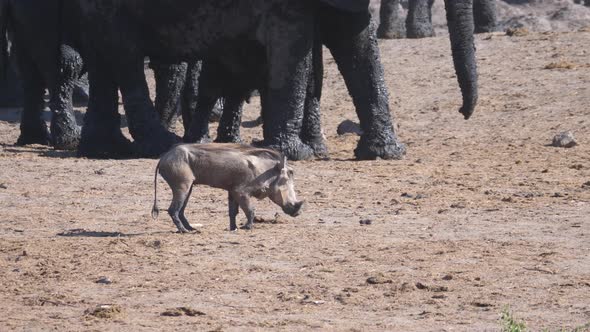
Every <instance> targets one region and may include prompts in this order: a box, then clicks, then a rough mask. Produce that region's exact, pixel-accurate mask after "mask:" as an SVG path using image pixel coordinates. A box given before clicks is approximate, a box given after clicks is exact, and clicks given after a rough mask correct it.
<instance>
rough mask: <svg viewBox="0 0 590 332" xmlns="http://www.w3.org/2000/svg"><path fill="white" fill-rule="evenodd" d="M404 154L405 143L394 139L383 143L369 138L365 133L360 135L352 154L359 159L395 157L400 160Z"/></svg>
mask: <svg viewBox="0 0 590 332" xmlns="http://www.w3.org/2000/svg"><path fill="white" fill-rule="evenodd" d="M405 154H406V145H405V144H403V143H400V142H398V141H396V140H391V141H390V142H387V143H384V142H381V141H377V140H369V139H367V137H366V136H365V135H363V136H361V139H360V140H359V142H358V145H357V147H356V149H355V150H354V155H355V157H356V158H357V159H359V160H374V159H377V158H381V159H395V160H400V159H402V158H403V157H404V155H405Z"/></svg>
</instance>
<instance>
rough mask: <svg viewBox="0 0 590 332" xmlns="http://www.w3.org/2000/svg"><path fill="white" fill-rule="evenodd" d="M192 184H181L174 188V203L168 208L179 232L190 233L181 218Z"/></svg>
mask: <svg viewBox="0 0 590 332" xmlns="http://www.w3.org/2000/svg"><path fill="white" fill-rule="evenodd" d="M191 186H192V184H190V183H189V184H188V185H187V184H180V185H179V186H178V187H177V188H174V189H172V203H170V207H169V208H168V214H169V215H170V217H172V221H173V222H174V225H176V228H178V232H179V233H188V230H187V229H186V228H185V227H184V224H183V222H182V220H181V219H180V215H181V211H182V208H183V206H185V205H186V201H187V200H188V197H189V193H190V188H191Z"/></svg>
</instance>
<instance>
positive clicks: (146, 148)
mask: <svg viewBox="0 0 590 332" xmlns="http://www.w3.org/2000/svg"><path fill="white" fill-rule="evenodd" d="M114 70H115V71H116V72H117V73H118V74H119V75H118V81H119V86H120V89H121V95H122V97H123V105H124V107H125V115H126V116H127V124H128V126H129V132H130V133H131V136H132V137H133V140H134V142H133V145H134V147H135V150H136V152H137V153H138V154H139V156H141V157H158V156H159V155H160V154H162V153H164V152H166V151H167V150H168V149H169V148H170V147H171V146H172V145H174V144H176V143H178V141H179V139H178V138H177V137H176V135H174V134H173V133H170V132H169V131H167V130H166V129H165V128H164V126H162V124H161V123H160V121H159V119H158V114H157V113H156V110H155V108H154V105H153V104H152V101H151V100H150V96H149V90H148V86H147V82H146V79H145V73H144V65H143V57H142V56H137V57H129V58H128V61H124V60H123V61H120V62H119V63H118V66H117V68H114Z"/></svg>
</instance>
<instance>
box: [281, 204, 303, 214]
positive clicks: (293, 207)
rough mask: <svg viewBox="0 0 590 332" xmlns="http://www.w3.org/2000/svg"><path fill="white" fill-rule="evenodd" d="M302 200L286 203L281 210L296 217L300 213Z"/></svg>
mask: <svg viewBox="0 0 590 332" xmlns="http://www.w3.org/2000/svg"><path fill="white" fill-rule="evenodd" d="M303 202H304V201H299V202H296V203H294V204H286V205H285V206H284V207H283V212H285V213H286V214H288V215H290V216H291V217H297V216H298V215H300V214H301V207H302V206H303Z"/></svg>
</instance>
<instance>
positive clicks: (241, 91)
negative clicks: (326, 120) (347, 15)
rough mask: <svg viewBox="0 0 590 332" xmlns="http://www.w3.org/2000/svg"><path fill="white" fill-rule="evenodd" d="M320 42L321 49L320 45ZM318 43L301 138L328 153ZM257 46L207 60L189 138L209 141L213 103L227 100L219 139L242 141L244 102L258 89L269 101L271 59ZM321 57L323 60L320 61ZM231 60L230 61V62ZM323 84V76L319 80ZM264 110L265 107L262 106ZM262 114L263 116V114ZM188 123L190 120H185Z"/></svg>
mask: <svg viewBox="0 0 590 332" xmlns="http://www.w3.org/2000/svg"><path fill="white" fill-rule="evenodd" d="M317 46H319V49H318V47H317ZM317 46H316V45H315V44H314V48H313V51H312V56H313V59H312V66H311V67H310V70H311V71H310V73H309V78H308V85H307V93H306V100H305V104H304V113H303V123H302V130H301V134H300V139H301V141H302V142H303V143H304V144H305V145H307V146H309V147H310V148H311V149H312V151H313V154H314V155H315V156H316V157H326V156H327V152H328V151H327V148H326V145H325V142H324V138H323V135H322V133H321V126H320V116H319V95H318V96H317V97H316V96H315V95H314V93H315V89H314V87H315V84H314V83H315V82H316V81H317V78H316V75H318V74H319V75H321V72H322V68H321V61H322V59H321V44H319V45H317ZM260 51H261V50H260V49H258V48H256V47H248V46H245V47H244V48H242V49H237V50H234V51H233V52H227V53H224V55H223V56H222V57H217V58H210V59H205V60H203V63H202V73H201V75H200V77H199V83H198V86H199V89H198V102H197V103H196V105H198V107H197V109H196V110H195V117H194V120H193V122H192V124H191V126H190V128H189V129H188V131H187V134H186V135H185V137H184V139H185V141H187V142H208V141H210V138H209V126H208V121H207V120H208V119H209V120H210V119H211V113H212V110H213V109H212V108H213V105H215V101H216V100H220V99H221V100H223V112H222V113H221V118H220V120H219V126H218V130H217V137H216V140H215V141H216V142H224V143H229V142H233V143H239V142H241V138H240V125H241V116H242V109H243V104H244V102H245V101H249V99H250V97H251V96H252V95H253V94H255V93H256V92H258V94H259V95H260V97H261V101H262V104H263V105H265V98H266V97H265V92H266V87H265V85H264V77H265V76H266V75H267V73H268V63H266V61H262V62H261V61H260V60H261V59H264V58H265V55H264V54H262V53H261V52H260ZM318 61H319V63H318ZM227 64H230V65H227ZM319 81H320V82H319V83H320V84H321V79H320V80H319ZM262 111H263V112H264V108H263V110H262ZM261 118H262V116H261ZM185 123H186V121H185Z"/></svg>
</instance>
